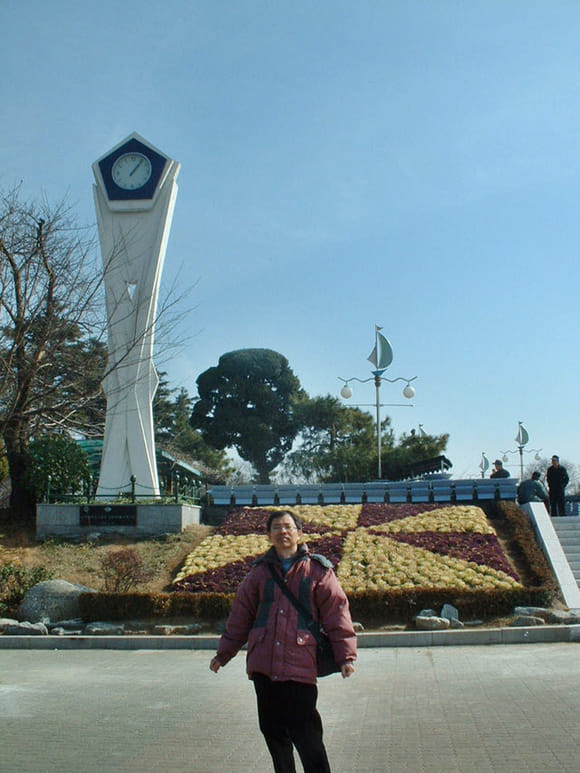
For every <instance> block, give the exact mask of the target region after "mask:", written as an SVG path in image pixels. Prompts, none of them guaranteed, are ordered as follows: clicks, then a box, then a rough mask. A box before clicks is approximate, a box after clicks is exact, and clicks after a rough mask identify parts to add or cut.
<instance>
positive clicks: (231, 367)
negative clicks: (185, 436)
mask: <svg viewBox="0 0 580 773" xmlns="http://www.w3.org/2000/svg"><path fill="white" fill-rule="evenodd" d="M197 388H198V393H199V400H198V401H197V402H196V404H195V405H194V408H193V413H192V415H191V420H190V423H191V425H192V427H194V428H195V429H199V430H200V431H201V433H202V436H203V439H204V440H205V442H206V443H208V444H209V445H211V446H213V447H214V448H218V449H223V448H235V449H236V451H237V452H238V454H239V455H240V456H241V457H242V459H245V460H246V461H248V462H250V464H252V465H253V467H254V468H255V470H256V472H257V473H258V478H259V481H260V483H269V482H270V473H271V472H272V470H273V469H274V468H275V467H277V466H278V464H280V462H281V461H282V460H283V459H284V456H285V455H286V454H287V453H288V451H289V450H290V449H291V448H292V443H293V441H294V438H295V437H296V433H297V429H298V428H297V426H296V421H295V418H294V405H295V402H296V399H297V398H298V397H299V395H300V394H301V387H300V382H299V380H298V378H297V377H296V376H295V375H294V373H293V371H292V369H291V368H290V366H289V364H288V360H287V359H286V357H284V356H283V355H281V354H279V353H278V352H274V351H272V350H271V349H238V350H236V351H233V352H227V353H226V354H223V355H222V356H221V357H220V359H219V362H218V365H217V366H216V367H213V368H209V369H208V370H206V371H204V372H203V373H202V374H201V375H200V376H199V377H198V379H197Z"/></svg>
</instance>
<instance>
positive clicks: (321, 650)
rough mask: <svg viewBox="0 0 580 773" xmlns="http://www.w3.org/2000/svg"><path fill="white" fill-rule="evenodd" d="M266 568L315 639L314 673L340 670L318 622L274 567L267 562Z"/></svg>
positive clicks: (327, 674)
mask: <svg viewBox="0 0 580 773" xmlns="http://www.w3.org/2000/svg"><path fill="white" fill-rule="evenodd" d="M268 568H269V569H270V572H271V574H272V577H273V578H274V582H275V583H277V585H278V586H279V587H280V590H281V591H282V593H283V594H284V595H285V596H286V598H288V599H289V600H290V601H291V602H292V604H293V606H294V607H295V608H296V609H297V610H298V612H300V614H301V615H302V617H303V618H304V620H305V621H306V627H307V628H308V630H309V631H310V633H311V634H312V635H313V636H314V638H315V639H316V644H317V646H316V673H317V676H329V675H330V674H336V673H339V672H340V666H339V665H338V664H337V662H336V661H335V659H334V653H333V651H332V644H331V643H330V639H329V638H328V636H327V635H326V634H325V633H324V631H323V630H322V628H321V627H320V624H319V623H317V621H316V620H315V619H314V618H313V617H312V615H311V614H310V611H309V610H308V609H306V607H305V606H304V605H303V604H302V603H301V602H300V601H299V600H298V599H297V598H296V596H295V595H294V594H293V593H292V592H291V591H289V590H288V587H287V586H286V583H285V582H284V580H282V578H281V577H280V575H279V574H278V572H277V571H276V570H275V569H274V567H273V566H272V564H270V563H269V564H268Z"/></svg>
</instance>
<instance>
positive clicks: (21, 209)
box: [0, 188, 105, 514]
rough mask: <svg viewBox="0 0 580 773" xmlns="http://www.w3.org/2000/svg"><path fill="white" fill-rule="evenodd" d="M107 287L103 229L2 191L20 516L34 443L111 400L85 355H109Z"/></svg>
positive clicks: (7, 389)
mask: <svg viewBox="0 0 580 773" xmlns="http://www.w3.org/2000/svg"><path fill="white" fill-rule="evenodd" d="M101 282H102V271H101V270H100V268H99V267H98V264H97V262H96V251H95V237H94V230H92V229H85V228H80V227H79V226H78V225H76V224H75V222H74V220H73V218H72V215H71V210H70V208H69V207H68V205H66V203H65V202H61V203H60V204H58V205H57V206H54V207H52V206H50V205H49V204H48V202H46V201H41V202H39V203H37V202H23V201H22V200H21V198H20V191H19V189H18V188H15V189H13V190H11V191H10V192H8V193H6V194H0V333H1V336H2V337H1V338H0V435H1V436H2V438H3V440H4V445H5V448H6V457H7V460H8V467H9V474H10V479H11V484H12V495H11V502H10V504H11V506H12V507H13V508H14V510H15V512H17V513H22V514H23V512H24V511H26V509H27V507H28V505H29V504H30V502H29V501H28V497H27V493H26V490H25V488H24V487H23V485H22V484H23V474H24V470H25V468H26V464H27V448H28V443H29V441H30V439H31V437H32V436H33V435H34V434H36V433H38V432H39V431H49V430H52V431H58V429H61V430H70V429H71V428H72V427H74V425H75V416H76V415H77V414H78V411H79V409H81V408H84V407H87V406H88V405H89V404H90V403H91V401H95V400H98V399H101V402H102V397H100V379H101V377H102V374H99V373H98V365H99V364H98V362H96V363H95V366H96V368H97V372H96V373H94V374H92V378H91V377H90V374H87V373H86V370H85V366H86V363H87V361H90V358H82V357H81V356H80V355H81V353H83V352H85V353H86V351H87V347H88V350H89V351H90V349H91V347H92V348H93V350H94V351H93V353H94V354H95V353H97V354H98V353H99V351H100V355H101V358H102V355H103V350H102V343H100V342H101V338H102V336H103V333H104V330H105V324H104V308H103V302H102V301H103V298H102V292H101ZM89 342H90V343H89ZM97 360H98V357H97ZM102 362H104V359H103V358H102ZM91 381H92V388H91V389H90V390H88V389H87V384H90V383H91Z"/></svg>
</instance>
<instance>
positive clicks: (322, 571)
mask: <svg viewBox="0 0 580 773" xmlns="http://www.w3.org/2000/svg"><path fill="white" fill-rule="evenodd" d="M267 532H268V538H269V540H270V542H271V543H272V547H271V548H270V550H269V551H268V552H267V553H265V554H264V555H263V556H262V557H261V558H259V559H258V560H257V561H256V562H255V563H254V565H253V566H252V568H251V569H250V571H249V573H248V574H247V576H246V577H245V579H244V580H243V582H242V584H241V585H240V587H239V589H238V592H237V594H236V597H235V599H234V602H233V605H232V611H231V613H230V616H229V618H228V622H227V624H226V630H225V632H224V634H223V635H222V637H221V639H220V642H219V646H218V651H217V653H216V655H215V657H214V658H212V660H211V663H210V669H211V670H212V671H215V672H216V673H217V672H218V671H219V669H220V668H221V667H222V666H225V665H226V663H227V662H228V661H229V660H231V659H232V658H233V657H234V655H236V653H237V652H238V651H239V650H240V649H241V648H242V646H243V645H244V644H245V643H246V641H247V642H248V654H247V658H246V670H247V673H248V676H249V678H250V679H251V680H252V681H253V683H254V689H255V691H256V697H257V702H258V718H259V724H260V730H261V731H262V733H263V735H264V738H265V740H266V744H267V746H268V749H269V751H270V754H271V755H272V760H273V762H274V770H275V771H276V773H295V771H296V767H295V764H294V752H293V746H295V747H296V749H297V751H298V754H299V755H300V759H301V761H302V765H303V768H304V773H330V765H329V762H328V758H327V756H326V749H325V747H324V743H323V740H322V720H321V718H320V714H319V713H318V711H317V709H316V700H317V697H318V690H317V687H316V647H317V642H316V639H315V638H314V636H313V634H312V633H311V632H310V630H309V629H308V628H307V627H306V624H305V621H304V620H303V619H302V615H299V614H298V611H297V609H296V608H295V606H294V605H293V604H292V602H291V601H290V600H289V599H288V598H287V596H286V595H285V594H284V593H283V592H282V590H281V588H280V587H279V586H278V584H277V582H276V581H275V580H274V578H273V576H272V571H274V572H276V573H278V574H279V575H280V577H281V578H283V582H284V583H285V584H286V587H287V588H288V590H289V591H290V592H291V593H292V594H293V595H294V596H296V598H297V599H299V600H300V601H301V602H302V604H303V605H304V606H306V607H309V608H310V610H311V613H312V615H313V617H314V618H316V619H317V620H318V621H319V622H320V624H321V625H322V627H323V628H324V630H325V632H326V633H327V634H328V637H329V639H330V641H331V643H332V649H333V652H334V658H335V660H336V662H337V664H338V665H339V666H340V671H341V673H342V677H343V679H344V678H347V677H349V676H350V675H351V674H352V673H353V672H354V662H355V660H356V634H355V632H354V629H353V626H352V621H351V617H350V612H349V607H348V599H347V598H346V595H345V593H344V591H343V590H342V588H341V586H340V584H339V582H338V579H337V577H336V575H335V573H334V571H333V569H332V564H331V563H330V562H329V561H328V560H327V559H325V558H324V557H323V556H318V555H315V554H312V553H310V552H309V551H308V548H307V547H306V546H305V545H302V544H300V543H301V539H302V523H301V522H300V520H299V518H298V517H297V516H295V515H294V514H293V513H291V512H290V511H275V512H273V513H272V515H271V516H270V517H269V519H268V524H267Z"/></svg>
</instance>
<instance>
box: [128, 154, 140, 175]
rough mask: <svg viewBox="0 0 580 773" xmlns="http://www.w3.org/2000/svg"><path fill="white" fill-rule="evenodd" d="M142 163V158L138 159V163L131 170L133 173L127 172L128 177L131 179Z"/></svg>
mask: <svg viewBox="0 0 580 773" xmlns="http://www.w3.org/2000/svg"><path fill="white" fill-rule="evenodd" d="M142 163H143V159H142V158H140V159H139V161H137V165H136V166H135V168H134V169H133V171H132V172H129V177H133V175H134V174H135V172H136V171H137V169H139V167H140V166H141V164H142Z"/></svg>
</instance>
